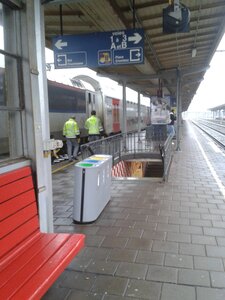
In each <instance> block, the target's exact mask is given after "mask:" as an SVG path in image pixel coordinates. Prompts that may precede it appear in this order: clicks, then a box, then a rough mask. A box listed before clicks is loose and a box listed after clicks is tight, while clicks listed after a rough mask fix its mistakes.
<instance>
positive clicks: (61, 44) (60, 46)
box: [55, 40, 67, 50]
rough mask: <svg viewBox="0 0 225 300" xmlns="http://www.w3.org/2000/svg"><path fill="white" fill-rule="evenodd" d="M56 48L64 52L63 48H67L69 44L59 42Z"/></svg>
mask: <svg viewBox="0 0 225 300" xmlns="http://www.w3.org/2000/svg"><path fill="white" fill-rule="evenodd" d="M55 47H56V48H57V49H59V50H62V47H67V42H63V41H62V40H58V41H57V42H56V43H55Z"/></svg>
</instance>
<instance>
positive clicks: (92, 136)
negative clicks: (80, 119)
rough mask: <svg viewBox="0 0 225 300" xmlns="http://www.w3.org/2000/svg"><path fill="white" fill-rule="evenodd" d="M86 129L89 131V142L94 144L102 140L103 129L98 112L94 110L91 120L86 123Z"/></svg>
mask: <svg viewBox="0 0 225 300" xmlns="http://www.w3.org/2000/svg"><path fill="white" fill-rule="evenodd" d="M84 127H85V128H86V129H87V130H88V141H89V142H93V141H96V140H98V139H100V138H101V134H102V133H103V127H102V123H101V121H100V119H99V118H98V117H97V116H96V111H95V110H92V112H91V116H90V118H88V119H87V120H86V121H85V125H84Z"/></svg>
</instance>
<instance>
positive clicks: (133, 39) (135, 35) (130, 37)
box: [128, 32, 142, 44]
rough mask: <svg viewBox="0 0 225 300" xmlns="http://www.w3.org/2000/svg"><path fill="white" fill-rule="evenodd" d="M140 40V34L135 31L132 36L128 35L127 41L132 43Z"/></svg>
mask: <svg viewBox="0 0 225 300" xmlns="http://www.w3.org/2000/svg"><path fill="white" fill-rule="evenodd" d="M141 40H142V36H141V35H140V34H139V33H138V32H135V33H134V35H133V36H129V37H128V41H129V42H134V44H138V43H139V42H140V41H141Z"/></svg>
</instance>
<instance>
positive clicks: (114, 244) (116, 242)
mask: <svg viewBox="0 0 225 300" xmlns="http://www.w3.org/2000/svg"><path fill="white" fill-rule="evenodd" d="M127 242H128V238H126V237H107V236H106V237H105V239H104V240H103V242H102V244H101V247H107V248H124V247H125V245H126V244H127Z"/></svg>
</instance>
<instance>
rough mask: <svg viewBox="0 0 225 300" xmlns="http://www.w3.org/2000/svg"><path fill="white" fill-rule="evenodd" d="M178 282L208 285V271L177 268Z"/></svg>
mask: <svg viewBox="0 0 225 300" xmlns="http://www.w3.org/2000/svg"><path fill="white" fill-rule="evenodd" d="M178 283H181V284H185V285H191V286H195V285H197V286H208V287H209V286H210V278H209V272H207V271H200V270H186V269H180V270H178Z"/></svg>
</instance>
